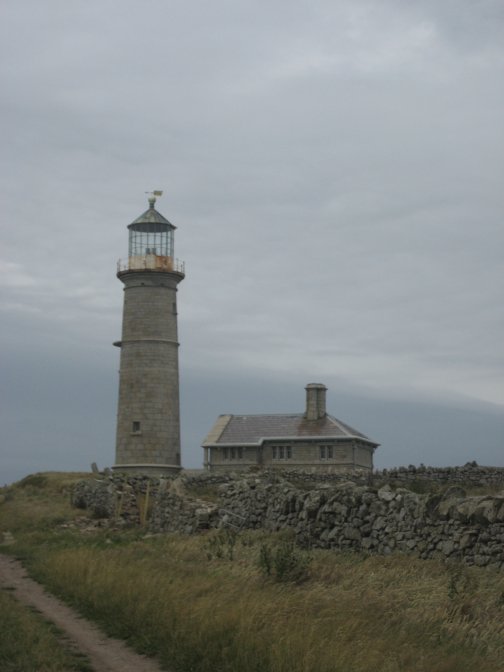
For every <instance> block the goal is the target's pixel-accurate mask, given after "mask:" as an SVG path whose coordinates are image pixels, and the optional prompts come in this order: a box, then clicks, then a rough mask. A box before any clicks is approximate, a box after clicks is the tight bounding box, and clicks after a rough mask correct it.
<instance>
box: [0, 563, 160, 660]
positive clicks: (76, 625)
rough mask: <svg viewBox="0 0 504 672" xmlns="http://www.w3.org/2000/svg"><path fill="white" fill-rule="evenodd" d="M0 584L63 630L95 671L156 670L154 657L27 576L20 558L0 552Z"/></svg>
mask: <svg viewBox="0 0 504 672" xmlns="http://www.w3.org/2000/svg"><path fill="white" fill-rule="evenodd" d="M0 586H2V587H3V588H10V589H13V594H14V596H15V597H16V598H17V599H18V600H19V601H20V602H21V603H23V604H26V605H29V606H32V607H35V609H37V610H38V611H40V612H41V613H42V614H43V616H44V617H45V618H46V619H48V620H49V621H52V622H53V623H54V624H55V625H56V626H58V628H60V629H61V630H63V631H64V632H65V634H66V635H67V636H68V638H69V640H70V641H71V642H72V644H73V645H74V646H75V647H76V648H77V649H78V650H79V651H81V652H82V653H84V654H85V655H86V656H87V657H88V658H89V660H90V662H91V665H92V666H93V669H94V670H95V672H160V671H161V668H160V667H159V665H157V663H156V662H155V661H153V660H152V659H150V658H146V657H145V656H140V655H139V654H137V653H135V652H134V651H132V650H131V649H130V648H129V647H128V646H126V644H125V643H124V642H121V641H120V640H118V639H112V638H111V637H107V636H106V635H104V634H103V633H102V632H101V631H100V630H99V629H98V628H97V627H96V626H95V625H93V624H92V623H90V622H89V621H87V620H85V619H84V618H82V617H80V616H79V615H78V614H77V612H75V611H74V610H73V609H71V608H70V607H67V606H66V604H63V602H61V601H60V600H58V599H57V598H55V597H53V596H52V595H49V593H46V592H45V590H44V589H43V588H42V586H41V585H40V584H38V583H36V582H35V581H33V580H32V579H30V578H29V577H28V575H27V574H26V571H25V569H24V567H23V566H22V565H21V563H20V562H18V561H17V560H14V558H11V557H9V556H6V555H2V554H1V553H0Z"/></svg>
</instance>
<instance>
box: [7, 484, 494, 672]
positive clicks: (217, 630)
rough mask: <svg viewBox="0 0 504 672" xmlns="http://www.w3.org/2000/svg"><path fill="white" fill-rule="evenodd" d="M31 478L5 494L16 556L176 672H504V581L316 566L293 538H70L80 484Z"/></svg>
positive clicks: (429, 566)
mask: <svg viewBox="0 0 504 672" xmlns="http://www.w3.org/2000/svg"><path fill="white" fill-rule="evenodd" d="M31 478H32V481H31V482H29V483H24V484H23V482H20V483H19V484H16V485H15V486H12V487H10V488H9V489H8V490H7V491H6V490H3V491H2V494H3V495H4V496H5V501H4V502H3V504H1V505H0V531H3V532H5V531H10V532H11V533H12V534H13V536H14V543H13V544H12V545H10V546H8V547H5V550H8V551H9V552H12V553H15V554H16V555H18V556H20V557H21V558H22V559H23V560H24V562H25V564H26V565H27V567H28V568H29V570H30V573H31V574H32V575H33V576H34V577H36V578H38V579H39V580H40V581H42V582H43V583H44V584H45V585H47V586H48V587H49V588H50V589H51V590H52V591H53V592H55V593H56V594H58V595H60V596H62V597H63V598H64V599H65V600H67V601H68V602H70V603H71V604H73V605H75V606H76V607H77V608H78V609H79V610H81V611H82V612H83V613H85V614H86V615H87V616H88V617H90V618H93V619H95V620H96V621H98V622H99V623H101V624H102V625H103V627H104V629H106V630H107V631H108V632H109V633H110V634H113V635H115V636H118V637H122V638H124V639H127V640H128V641H129V642H130V643H131V644H132V645H133V646H134V647H135V648H137V650H139V651H142V652H145V653H151V654H154V653H157V654H159V656H160V658H161V660H162V661H164V662H165V664H166V665H167V667H168V666H170V668H171V669H172V670H173V671H174V672H191V671H193V672H217V671H219V672H231V671H232V672H466V671H467V672H469V671H471V672H472V671H473V670H478V672H487V671H488V672H490V671H492V672H499V670H501V671H502V670H504V662H503V661H504V575H503V574H498V573H495V572H494V571H492V570H489V569H479V568H465V567H462V566H461V565H457V564H446V563H443V562H440V561H421V560H416V559H414V558H411V557H405V556H399V555H398V556H389V557H376V556H373V557H368V556H365V555H361V554H349V555H341V554H336V553H333V552H330V551H312V552H309V553H308V552H306V551H298V550H295V549H294V548H293V547H292V545H291V542H290V540H289V538H288V536H287V535H268V534H265V533H260V532H243V533H241V534H240V535H238V536H237V537H231V536H226V535H224V534H223V533H222V532H217V531H213V532H209V533H207V534H205V535H200V536H192V537H186V536H181V535H162V536H154V537H152V536H148V535H145V532H144V531H141V530H130V531H128V532H122V533H118V532H115V533H112V532H110V531H107V530H106V529H97V530H94V531H85V532H82V531H80V530H78V529H68V528H61V527H59V525H60V523H61V522H63V521H65V520H67V519H69V518H71V517H74V516H75V515H76V512H75V511H73V510H72V509H71V507H70V506H69V503H68V488H69V486H70V485H71V480H72V477H71V476H69V475H58V474H54V475H44V476H43V478H41V479H38V480H37V477H31ZM33 479H34V480H33ZM31 511H33V516H34V517H35V518H36V524H35V523H34V519H33V518H32V516H31ZM79 515H82V512H79ZM0 656H1V653H0ZM0 660H1V657H0ZM2 669H3V668H2ZM27 669H28V668H27ZM40 669H45V668H40ZM48 669H49V668H48ZM51 669H52V668H51ZM68 669H73V668H68Z"/></svg>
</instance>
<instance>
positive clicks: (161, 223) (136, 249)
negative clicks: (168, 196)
mask: <svg viewBox="0 0 504 672" xmlns="http://www.w3.org/2000/svg"><path fill="white" fill-rule="evenodd" d="M157 193H160V192H157ZM155 203H156V197H155V196H154V195H151V196H150V197H149V209H148V210H146V211H145V212H144V213H143V214H142V215H140V217H137V219H135V221H134V222H132V223H131V224H130V225H129V226H128V229H129V245H128V262H127V264H124V263H122V262H119V268H118V271H119V272H124V271H126V270H129V271H135V270H153V271H168V272H171V271H175V272H178V273H183V272H184V271H183V265H182V264H181V263H179V262H177V261H175V259H174V236H173V233H174V231H175V229H176V227H175V226H174V225H173V224H172V223H171V222H169V221H168V220H167V219H166V218H165V217H163V215H162V214H161V213H160V212H158V211H157V210H156V209H155V208H154V205H155Z"/></svg>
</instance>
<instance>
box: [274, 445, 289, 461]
mask: <svg viewBox="0 0 504 672" xmlns="http://www.w3.org/2000/svg"><path fill="white" fill-rule="evenodd" d="M271 457H272V458H273V459H274V460H290V459H291V458H292V446H271Z"/></svg>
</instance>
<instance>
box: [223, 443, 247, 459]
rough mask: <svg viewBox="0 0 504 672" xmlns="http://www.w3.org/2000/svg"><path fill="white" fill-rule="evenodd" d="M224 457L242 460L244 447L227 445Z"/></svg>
mask: <svg viewBox="0 0 504 672" xmlns="http://www.w3.org/2000/svg"><path fill="white" fill-rule="evenodd" d="M224 459H225V460H242V459H243V448H242V447H241V446H238V447H237V448H236V447H235V446H232V447H231V448H228V447H227V446H226V447H225V448H224Z"/></svg>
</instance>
